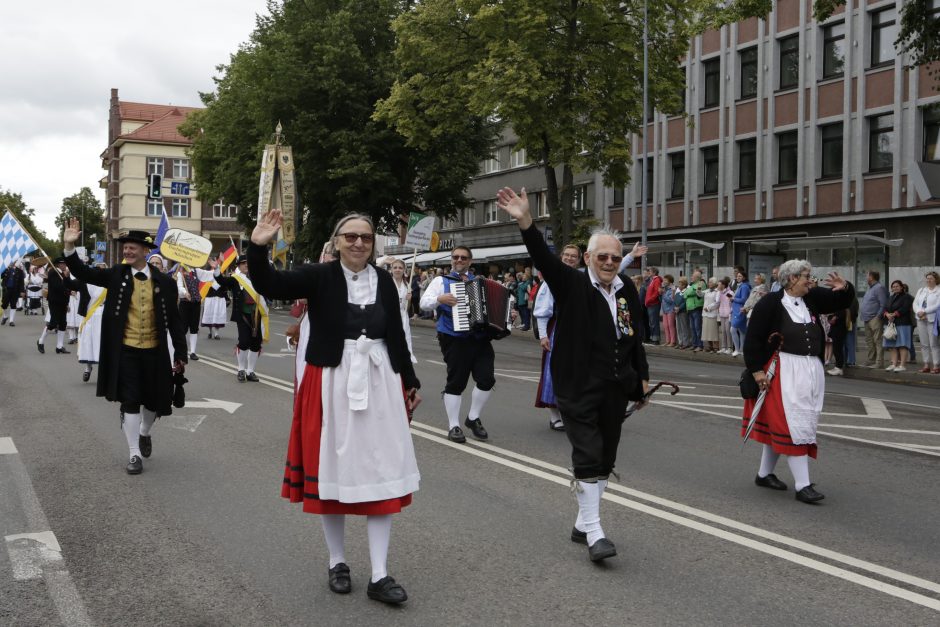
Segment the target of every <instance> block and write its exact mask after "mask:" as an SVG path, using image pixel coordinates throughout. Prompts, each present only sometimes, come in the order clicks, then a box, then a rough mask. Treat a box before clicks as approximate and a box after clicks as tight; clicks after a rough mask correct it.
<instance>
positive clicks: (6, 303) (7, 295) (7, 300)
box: [0, 287, 20, 310]
mask: <svg viewBox="0 0 940 627" xmlns="http://www.w3.org/2000/svg"><path fill="white" fill-rule="evenodd" d="M19 297H20V293H19V292H15V291H14V290H12V289H10V288H8V287H5V288H3V300H2V301H0V307H3V309H4V310H7V309H10V308H11V307H13V308H14V309H15V308H16V301H17V299H18V298H19Z"/></svg>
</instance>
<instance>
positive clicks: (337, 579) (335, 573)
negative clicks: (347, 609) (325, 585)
mask: <svg viewBox="0 0 940 627" xmlns="http://www.w3.org/2000/svg"><path fill="white" fill-rule="evenodd" d="M329 573H330V590H332V591H333V592H335V593H336V594H349V592H350V591H351V590H352V579H350V577H349V566H347V565H346V564H345V562H340V563H339V564H337V565H336V566H334V567H333V568H331V569H330V571H329Z"/></svg>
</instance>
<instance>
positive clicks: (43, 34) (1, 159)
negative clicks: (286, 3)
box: [0, 0, 267, 238]
mask: <svg viewBox="0 0 940 627" xmlns="http://www.w3.org/2000/svg"><path fill="white" fill-rule="evenodd" d="M266 12H267V11H266V2H265V0H189V1H184V0H161V1H160V2H141V1H139V0H84V1H77V0H45V1H43V2H35V1H34V2H22V1H17V0H0V187H2V188H3V189H4V190H10V191H13V192H17V193H20V194H22V195H23V200H24V201H25V202H26V204H27V205H29V206H30V207H32V208H34V209H35V210H36V214H37V218H38V219H37V221H36V222H37V225H38V226H39V227H40V228H41V229H43V230H45V231H46V234H47V235H49V236H50V237H53V238H56V237H57V236H56V235H55V234H54V232H55V223H54V220H55V217H56V215H58V213H59V209H60V208H61V206H62V199H63V198H65V197H67V196H71V195H72V194H75V193H77V192H78V191H79V190H80V189H81V188H82V187H90V188H91V189H92V190H93V191H94V192H95V193H96V195H97V196H98V198H99V200H100V201H101V202H102V205H103V204H104V190H100V189H98V181H99V180H100V179H101V177H102V176H104V174H105V172H104V170H102V169H101V161H100V159H99V156H100V155H101V153H102V151H103V150H104V149H105V148H106V147H107V142H108V100H109V98H110V94H111V88H112V87H114V88H117V89H118V90H119V91H118V94H119V97H120V98H121V99H122V100H131V101H135V102H150V103H157V104H176V105H183V106H201V102H200V100H199V92H200V91H212V89H213V85H214V83H213V82H212V78H213V77H214V76H216V71H215V67H216V66H217V65H218V64H220V63H227V62H228V59H229V55H230V54H231V53H232V52H234V51H235V50H237V49H238V46H239V44H241V43H243V42H245V41H247V40H248V37H249V35H250V34H251V31H252V30H253V29H254V26H255V16H256V14H258V13H262V14H263V13H266Z"/></svg>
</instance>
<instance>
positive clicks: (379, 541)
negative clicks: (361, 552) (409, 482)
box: [366, 514, 392, 583]
mask: <svg viewBox="0 0 940 627" xmlns="http://www.w3.org/2000/svg"><path fill="white" fill-rule="evenodd" d="M366 527H367V529H368V532H369V560H370V561H371V562H372V579H371V581H372V582H373V583H375V582H376V581H378V580H380V579H382V578H383V577H385V576H387V575H388V566H387V561H388V543H389V541H390V540H391V537H392V515H391V514H383V515H381V516H368V517H367V519H366Z"/></svg>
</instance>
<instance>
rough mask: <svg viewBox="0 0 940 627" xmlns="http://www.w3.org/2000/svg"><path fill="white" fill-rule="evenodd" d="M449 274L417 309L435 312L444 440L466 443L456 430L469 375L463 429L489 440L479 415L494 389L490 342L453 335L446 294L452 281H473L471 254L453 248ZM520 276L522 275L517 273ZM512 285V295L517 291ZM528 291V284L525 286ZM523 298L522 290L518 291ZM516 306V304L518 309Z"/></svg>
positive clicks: (484, 335) (478, 335)
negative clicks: (442, 366)
mask: <svg viewBox="0 0 940 627" xmlns="http://www.w3.org/2000/svg"><path fill="white" fill-rule="evenodd" d="M450 259H451V262H452V264H453V267H452V270H451V272H450V273H449V274H447V275H446V276H436V277H434V280H433V281H431V283H430V284H429V285H428V288H427V289H426V290H425V292H424V294H422V295H421V309H423V310H425V311H434V310H436V311H437V342H438V344H439V345H440V347H441V354H442V355H443V356H444V363H446V364H447V384H446V385H445V386H444V393H443V398H444V411H445V412H446V413H447V425H448V432H447V438H448V439H449V440H451V441H452V442H457V443H463V442H466V441H467V438H466V436H464V434H463V429H461V428H460V403H461V400H462V398H461V395H462V394H463V392H464V390H465V389H466V388H467V382H468V381H469V380H470V375H471V374H472V375H473V381H474V384H475V385H474V387H473V392H472V393H471V395H470V411H469V413H468V414H467V418H466V420H464V425H466V426H467V428H468V429H470V432H471V433H472V434H473V437H475V438H476V439H478V440H486V439H487V438H488V437H489V434H488V433H487V431H486V429H485V428H484V427H483V421H482V420H481V419H480V415H481V414H482V413H483V408H484V407H485V406H486V401H487V399H489V397H490V394H491V393H492V390H493V386H494V385H496V375H495V374H494V367H495V363H494V361H495V353H494V352H493V343H492V338H491V336H490V334H489V332H487V331H485V330H472V331H454V320H453V313H452V308H453V306H454V305H456V304H457V297H456V296H454V295H453V294H451V293H450V284H451V283H453V282H454V281H468V280H470V279H472V278H474V276H473V273H472V272H471V271H470V264H471V263H472V262H473V253H472V252H471V250H470V249H469V248H467V247H466V246H457V247H455V248H454V249H453V250H452V251H451V255H450ZM519 274H520V276H521V275H522V273H519ZM520 289H521V288H520V287H519V285H518V284H517V285H516V291H517V292H519V291H520ZM526 289H528V283H526ZM521 293H522V294H523V298H524V297H525V296H524V294H525V290H521ZM518 306H519V303H518V302H517V303H516V307H517V308H518ZM526 328H528V327H526Z"/></svg>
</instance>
